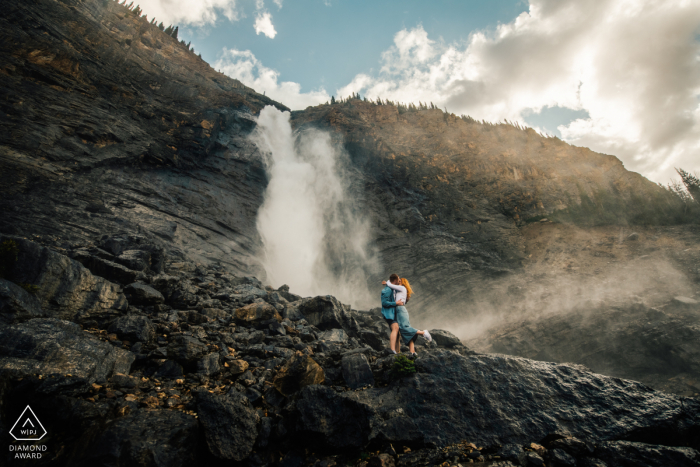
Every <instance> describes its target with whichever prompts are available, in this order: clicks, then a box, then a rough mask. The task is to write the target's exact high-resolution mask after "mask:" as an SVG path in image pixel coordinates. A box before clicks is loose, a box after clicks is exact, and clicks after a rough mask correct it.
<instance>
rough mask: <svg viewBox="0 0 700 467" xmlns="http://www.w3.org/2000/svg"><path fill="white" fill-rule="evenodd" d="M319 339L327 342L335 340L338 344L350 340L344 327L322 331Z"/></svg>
mask: <svg viewBox="0 0 700 467" xmlns="http://www.w3.org/2000/svg"><path fill="white" fill-rule="evenodd" d="M318 340H320V341H326V342H335V343H338V344H345V343H347V342H348V340H349V337H348V335H347V333H346V332H345V331H344V330H342V329H329V330H328V331H324V332H322V333H321V334H320V335H319V336H318Z"/></svg>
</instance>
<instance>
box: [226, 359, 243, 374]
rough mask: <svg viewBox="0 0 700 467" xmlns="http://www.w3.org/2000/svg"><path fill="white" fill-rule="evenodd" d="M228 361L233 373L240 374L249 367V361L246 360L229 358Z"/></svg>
mask: <svg viewBox="0 0 700 467" xmlns="http://www.w3.org/2000/svg"><path fill="white" fill-rule="evenodd" d="M226 363H227V364H228V367H229V371H230V372H231V374H232V375H240V374H241V373H243V372H245V371H246V370H247V369H248V362H246V361H245V360H227V361H226Z"/></svg>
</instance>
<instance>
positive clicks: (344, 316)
mask: <svg viewBox="0 0 700 467" xmlns="http://www.w3.org/2000/svg"><path fill="white" fill-rule="evenodd" d="M298 309H299V311H300V312H301V313H302V314H303V315H304V317H305V318H306V321H308V322H309V324H312V325H314V326H316V327H317V328H319V329H321V330H322V331H326V330H328V329H343V330H344V331H345V332H346V333H348V335H349V336H350V337H359V336H360V326H359V324H358V323H357V321H356V320H355V318H353V317H352V316H350V314H349V313H348V312H347V311H346V310H345V308H344V307H343V304H342V303H340V302H339V301H338V300H337V299H336V298H335V297H333V296H331V295H324V296H318V297H313V298H306V299H304V300H302V301H301V303H300V304H299V306H298Z"/></svg>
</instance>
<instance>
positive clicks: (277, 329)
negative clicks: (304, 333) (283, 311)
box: [268, 323, 287, 336]
mask: <svg viewBox="0 0 700 467" xmlns="http://www.w3.org/2000/svg"><path fill="white" fill-rule="evenodd" d="M268 328H269V329H270V333H271V334H272V335H273V336H286V335H287V331H286V329H285V327H284V325H283V324H282V323H272V324H270V325H269V326H268Z"/></svg>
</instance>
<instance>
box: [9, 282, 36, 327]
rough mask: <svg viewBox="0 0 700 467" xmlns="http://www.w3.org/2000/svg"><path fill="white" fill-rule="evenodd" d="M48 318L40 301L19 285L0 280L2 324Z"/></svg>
mask: <svg viewBox="0 0 700 467" xmlns="http://www.w3.org/2000/svg"><path fill="white" fill-rule="evenodd" d="M44 316H46V313H45V312H44V310H42V309H41V302H40V301H39V299H38V298H37V297H36V296H34V294H31V293H29V292H27V291H26V290H24V289H23V288H22V287H20V286H19V285H17V284H15V283H13V282H10V281H6V280H4V279H0V323H5V324H12V323H19V322H22V321H27V320H29V319H32V318H41V317H44Z"/></svg>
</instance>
